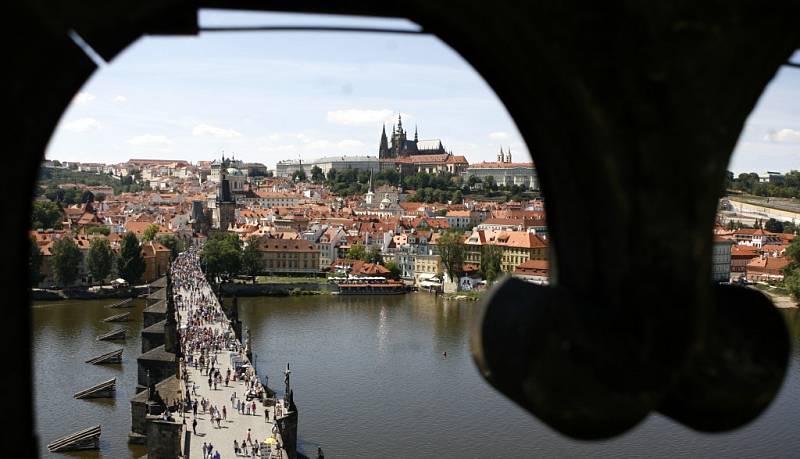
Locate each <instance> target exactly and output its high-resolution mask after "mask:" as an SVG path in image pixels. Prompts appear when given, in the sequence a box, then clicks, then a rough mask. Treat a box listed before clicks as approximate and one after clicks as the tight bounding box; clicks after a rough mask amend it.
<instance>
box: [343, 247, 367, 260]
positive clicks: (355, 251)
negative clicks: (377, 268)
mask: <svg viewBox="0 0 800 459" xmlns="http://www.w3.org/2000/svg"><path fill="white" fill-rule="evenodd" d="M347 258H349V259H351V260H364V261H366V260H367V249H366V247H364V245H363V244H359V243H355V244H353V245H352V246H350V249H348V250H347Z"/></svg>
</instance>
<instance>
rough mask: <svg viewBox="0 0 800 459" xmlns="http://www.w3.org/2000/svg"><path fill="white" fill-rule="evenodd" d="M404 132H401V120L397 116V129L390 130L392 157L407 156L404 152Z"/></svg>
mask: <svg viewBox="0 0 800 459" xmlns="http://www.w3.org/2000/svg"><path fill="white" fill-rule="evenodd" d="M406 140H407V138H406V131H404V130H403V118H401V116H400V115H399V114H398V115H397V127H395V128H394V129H393V130H392V157H394V158H400V157H403V156H408V154H407V152H406Z"/></svg>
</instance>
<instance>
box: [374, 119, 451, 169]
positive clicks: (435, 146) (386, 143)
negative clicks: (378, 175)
mask: <svg viewBox="0 0 800 459" xmlns="http://www.w3.org/2000/svg"><path fill="white" fill-rule="evenodd" d="M446 153H447V152H446V151H445V149H444V145H442V141H441V140H439V139H430V140H419V135H418V132H417V129H416V128H415V129H414V140H408V135H407V132H406V131H405V130H403V120H402V118H401V117H400V115H397V125H396V126H392V138H391V141H390V140H389V138H387V137H386V126H384V127H383V132H382V133H381V144H380V147H378V158H380V159H389V158H405V157H407V156H416V155H441V154H446Z"/></svg>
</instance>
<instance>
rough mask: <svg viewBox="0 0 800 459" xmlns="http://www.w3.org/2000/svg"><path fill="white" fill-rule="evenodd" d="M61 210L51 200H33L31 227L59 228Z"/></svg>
mask: <svg viewBox="0 0 800 459" xmlns="http://www.w3.org/2000/svg"><path fill="white" fill-rule="evenodd" d="M62 220H63V212H62V211H61V207H60V206H59V205H58V204H57V203H55V202H52V201H33V210H32V212H31V228H32V229H48V228H54V229H61V222H62Z"/></svg>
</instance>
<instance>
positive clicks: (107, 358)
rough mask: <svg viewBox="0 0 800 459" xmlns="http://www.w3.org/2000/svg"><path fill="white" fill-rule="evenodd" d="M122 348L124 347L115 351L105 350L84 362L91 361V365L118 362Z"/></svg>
mask: <svg viewBox="0 0 800 459" xmlns="http://www.w3.org/2000/svg"><path fill="white" fill-rule="evenodd" d="M123 350H124V349H117V350H116V351H111V352H106V353H105V354H101V355H98V356H97V357H92V358H91V359H89V360H87V361H86V363H91V364H92V365H101V364H106V363H120V362H122V351H123Z"/></svg>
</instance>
